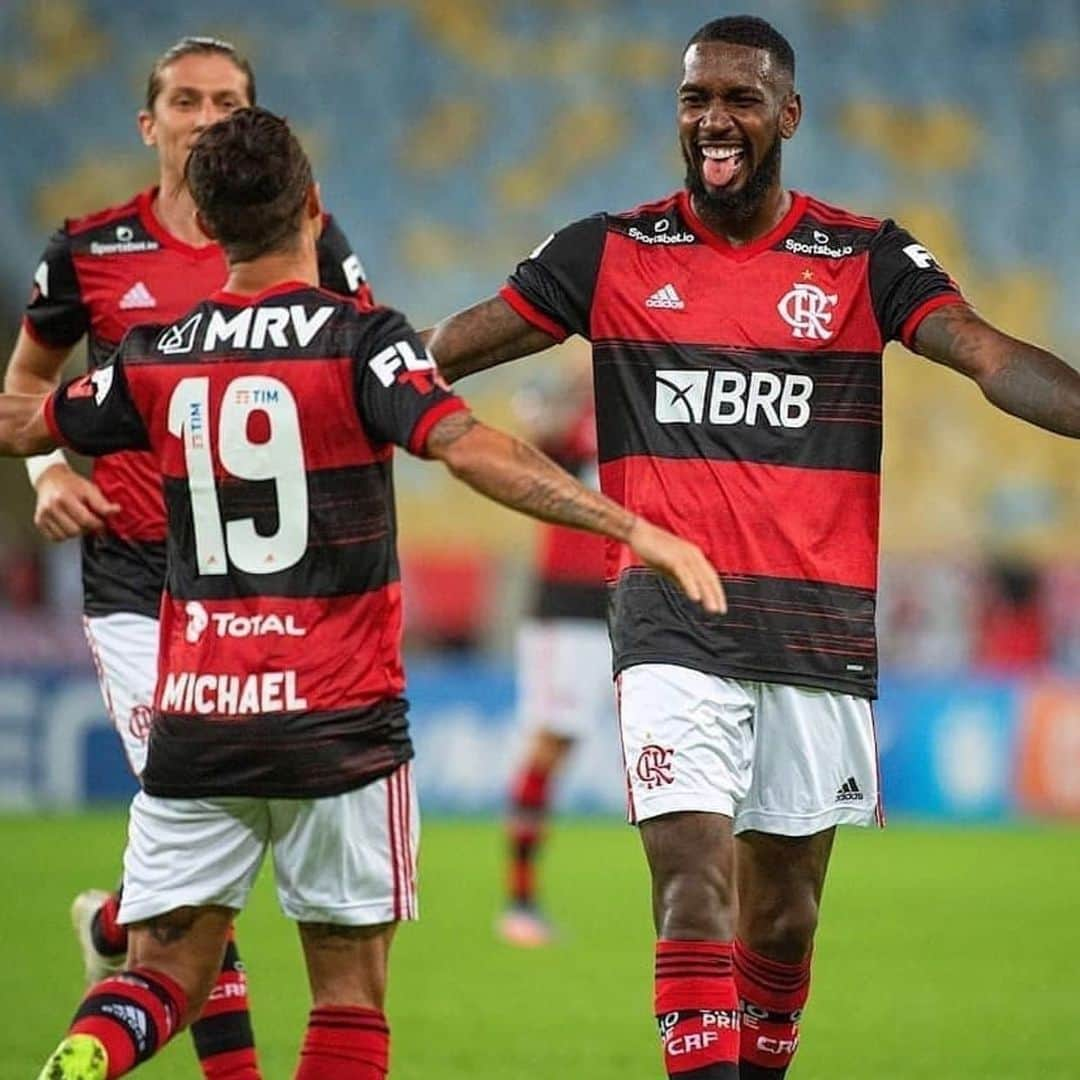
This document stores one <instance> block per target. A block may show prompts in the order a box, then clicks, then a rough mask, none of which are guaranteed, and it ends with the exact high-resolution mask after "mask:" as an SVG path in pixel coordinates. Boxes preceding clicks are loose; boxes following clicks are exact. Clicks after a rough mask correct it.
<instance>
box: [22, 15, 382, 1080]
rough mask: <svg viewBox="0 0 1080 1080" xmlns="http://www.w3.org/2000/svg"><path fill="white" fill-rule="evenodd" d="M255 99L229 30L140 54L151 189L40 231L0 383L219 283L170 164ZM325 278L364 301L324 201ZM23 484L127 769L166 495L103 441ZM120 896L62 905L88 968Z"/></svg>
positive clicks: (26, 382) (229, 1060)
mask: <svg viewBox="0 0 1080 1080" xmlns="http://www.w3.org/2000/svg"><path fill="white" fill-rule="evenodd" d="M254 103H255V76H254V74H253V72H252V69H251V67H250V65H249V64H248V62H247V60H246V59H244V58H243V57H242V56H241V55H240V54H238V53H237V51H236V49H235V48H234V47H233V46H232V45H230V44H229V43H228V42H224V41H218V40H216V39H213V38H198V37H188V38H183V39H181V40H180V41H178V42H177V43H176V44H175V45H173V46H172V47H171V48H170V49H168V50H166V51H165V52H164V53H163V54H162V55H161V56H160V57H159V58H158V59H157V61H156V62H155V63H154V65H153V68H152V69H151V72H150V77H149V81H148V86H147V93H146V103H145V107H144V108H143V109H142V110H141V111H140V112H139V117H138V120H139V130H140V132H141V133H142V138H143V142H144V143H145V144H146V145H147V146H150V147H153V148H154V150H155V151H156V153H157V156H158V164H159V176H158V182H157V185H156V186H155V187H152V188H150V189H148V190H146V191H142V192H140V193H139V194H138V195H136V196H135V197H134V198H133V199H131V200H130V201H129V202H127V203H124V204H123V205H120V206H115V207H110V208H108V209H106V210H101V211H99V212H98V213H95V214H90V215H87V216H86V217H82V218H78V219H72V220H69V221H67V222H65V224H64V225H63V227H62V228H60V229H59V230H57V232H55V233H54V234H53V236H52V238H51V239H50V241H49V245H48V247H47V248H46V250H45V254H44V257H43V258H42V261H41V263H40V265H39V266H38V269H37V272H36V273H35V275H34V289H33V294H32V296H31V300H30V303H29V304H28V305H27V308H26V313H25V317H24V319H23V325H22V329H21V331H20V333H19V337H18V340H17V341H16V343H15V349H14V352H13V353H12V355H11V361H10V363H9V365H8V369H7V374H6V377H5V380H4V387H5V389H6V390H7V391H8V392H18V393H42V392H45V391H47V390H49V389H51V388H53V387H55V386H56V385H57V382H58V381H59V378H60V371H61V369H62V367H63V365H64V362H65V360H66V359H67V357H68V354H69V353H70V352H71V350H72V348H73V347H74V346H75V345H76V343H77V342H78V341H80V340H81V339H82V338H83V337H84V336H85V337H86V338H87V342H88V349H87V351H88V356H87V361H88V366H89V368H90V369H91V370H93V369H95V368H97V367H98V366H99V365H100V364H102V363H103V362H104V361H105V360H106V359H107V358H108V357H109V355H110V354H111V352H112V351H113V349H115V348H116V346H117V345H118V344H119V342H120V340H121V338H122V337H123V336H124V334H125V333H126V332H127V331H128V330H130V329H131V328H132V327H133V326H137V325H139V324H140V323H145V322H147V321H154V322H161V321H162V320H169V319H172V318H175V317H176V316H178V315H180V314H181V313H182V312H184V311H186V310H187V309H188V308H190V307H191V305H192V304H194V303H195V302H196V301H197V300H200V299H202V298H203V297H205V296H208V295H209V294H210V293H211V292H213V291H214V289H216V288H219V287H220V286H221V284H222V283H223V282H224V281H225V277H226V273H227V270H226V264H225V255H224V253H223V252H222V250H221V248H220V247H218V245H217V244H214V243H211V242H210V241H209V240H208V239H207V238H206V236H205V235H203V233H202V232H201V231H200V229H199V227H198V225H197V224H196V221H195V208H194V204H193V203H192V200H191V194H190V192H189V191H188V189H187V188H186V187H185V186H184V184H183V173H184V166H185V164H186V162H187V157H188V153H189V151H190V148H191V145H192V143H193V142H194V140H195V138H196V137H197V136H198V135H199V133H200V132H201V131H203V130H204V129H205V128H206V127H207V126H209V125H210V124H212V123H213V122H215V121H216V120H219V119H221V118H222V117H224V116H228V115H229V113H231V112H232V111H233V110H234V109H236V108H240V107H242V106H247V105H253V104H254ZM319 273H320V280H321V282H322V284H323V285H324V286H326V287H327V288H330V289H332V290H334V291H336V292H339V293H341V294H342V295H346V296H355V297H356V298H357V299H358V300H359V301H360V302H361V303H362V304H365V305H368V306H370V304H371V294H370V290H369V288H368V286H367V283H366V281H365V280H364V274H363V270H362V268H361V265H360V262H359V260H358V259H357V258H356V256H355V255H354V254H353V253H352V251H351V249H350V247H349V244H348V241H347V240H346V239H345V237H344V235H343V234H342V232H341V230H340V229H339V228H338V226H337V225H336V224H335V223H334V222H333V220H332V219H331V218H330V217H329V215H327V216H326V217H325V218H324V220H323V223H322V232H321V234H320V236H319ZM27 466H28V471H29V473H30V477H31V480H32V482H33V484H34V486H35V488H36V489H37V510H36V513H35V517H34V520H35V523H36V524H37V526H38V528H39V529H40V530H41V532H42V533H43V534H44V535H45V536H46V537H47V538H48V539H50V540H54V541H60V540H67V539H70V538H73V537H77V536H81V537H83V545H82V574H83V598H84V616H85V618H84V623H85V628H86V636H87V640H88V641H89V644H90V650H91V653H92V654H93V658H94V664H95V667H96V668H97V673H98V678H99V680H100V683H101V690H102V694H103V696H104V698H105V706H106V709H107V710H108V713H109V716H110V717H111V719H112V721H113V723H114V725H115V726H116V730H117V732H118V734H119V735H120V739H121V741H122V743H123V746H124V751H125V754H126V755H127V759H128V763H129V764H130V766H131V769H132V771H133V772H134V774H135V775H136V776H140V775H141V774H142V771H143V767H144V765H145V763H146V737H147V731H148V729H149V722H150V713H151V706H152V702H153V693H154V683H155V680H156V674H157V638H158V608H159V605H160V602H161V591H162V586H163V583H164V578H165V545H166V536H165V505H164V502H163V499H162V493H161V480H160V476H159V473H158V470H157V466H156V464H155V463H154V462H153V460H152V458H151V457H150V456H149V455H148V454H145V453H126V454H117V455H114V456H110V457H107V458H103V459H101V460H99V461H97V462H95V464H94V469H93V474H92V476H93V479H92V480H87V479H84V478H83V477H82V476H81V475H80V474H79V473H77V472H75V471H74V470H73V469H72V468H71V467H70V466H69V465H68V464H67V462H66V460H65V458H64V455H63V453H62V452H60V451H56V452H55V453H53V454H50V455H48V456H46V457H42V458H36V459H32V460H31V461H29V462H28V463H27ZM119 902H120V900H119V895H118V894H117V893H112V894H109V893H106V892H103V891H101V890H97V889H92V890H88V891H87V892H84V893H81V894H80V895H79V896H78V897H77V898H76V899H75V902H74V904H73V905H72V920H73V922H74V925H75V930H76V933H77V935H78V937H79V941H80V945H81V947H82V951H83V959H84V964H85V968H86V977H87V981H88V982H95V981H97V979H99V978H100V977H101V976H102V975H103V974H104V973H105V972H106V971H108V970H110V969H116V968H118V967H119V966H120V965H121V964H122V963H123V960H124V956H125V953H126V951H127V934H126V932H125V930H124V928H123V927H122V926H120V925H119V924H118V923H117V921H116V916H117V911H118V908H119ZM246 986H247V984H246V979H245V976H244V970H243V965H242V964H241V963H240V961H239V957H238V955H237V952H236V947H235V945H233V944H230V946H229V949H228V951H227V953H226V956H225V960H224V964H223V967H222V972H221V979H220V981H219V984H218V987H217V989H216V990H215V992H214V994H213V995H212V997H211V1001H210V1003H209V1005H208V1006H207V1015H206V1017H205V1018H204V1019H203V1021H201V1022H199V1023H196V1024H195V1025H194V1026H193V1027H192V1036H193V1039H194V1042H195V1049H196V1052H197V1053H198V1055H199V1060H200V1063H201V1065H202V1069H203V1073H204V1075H205V1076H207V1077H230V1078H233V1080H238V1078H248V1077H255V1076H257V1075H258V1072H257V1065H256V1059H255V1051H254V1046H253V1034H252V1026H251V1019H250V1016H249V1013H248V998H247V988H246Z"/></svg>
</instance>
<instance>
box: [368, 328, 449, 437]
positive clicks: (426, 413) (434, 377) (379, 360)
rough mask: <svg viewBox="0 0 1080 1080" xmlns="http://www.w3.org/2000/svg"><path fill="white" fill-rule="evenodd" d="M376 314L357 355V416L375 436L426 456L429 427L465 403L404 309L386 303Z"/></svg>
mask: <svg viewBox="0 0 1080 1080" xmlns="http://www.w3.org/2000/svg"><path fill="white" fill-rule="evenodd" d="M374 320H375V321H374V323H373V325H372V326H371V327H370V329H369V332H368V333H367V334H365V335H364V338H363V341H364V344H363V345H362V346H361V349H360V352H359V353H358V355H357V357H356V401H357V408H358V411H359V413H360V419H361V421H362V422H363V424H364V428H365V430H367V431H368V433H369V434H370V435H371V436H372V438H373V439H375V440H376V441H378V442H383V443H396V444H397V445H398V446H403V447H405V449H406V450H408V451H409V452H410V453H412V454H416V455H417V456H419V457H424V456H426V447H427V438H428V435H429V434H430V433H431V429H432V428H433V427H434V426H435V425H436V424H437V423H438V422H439V421H440V420H441V419H442V418H443V417H444V416H449V415H450V414H451V413H454V412H458V411H459V410H462V409H467V408H468V406H467V405H466V404H465V402H464V401H463V400H462V399H461V398H460V397H458V396H457V395H456V394H455V393H454V392H453V391H452V390H451V389H450V387H449V386H447V384H446V382H445V381H444V380H443V378H442V376H441V375H440V374H439V372H438V368H436V366H435V361H434V359H432V356H431V353H429V352H428V351H427V349H425V348H424V346H423V344H422V343H421V341H420V338H419V337H417V335H416V332H415V331H414V330H413V328H412V327H411V326H410V325H409V324H408V322H407V321H406V319H405V317H404V316H403V315H401V314H400V313H399V312H397V311H394V310H392V309H390V308H385V309H382V310H380V311H379V312H378V313H377V314H376V315H375V317H374Z"/></svg>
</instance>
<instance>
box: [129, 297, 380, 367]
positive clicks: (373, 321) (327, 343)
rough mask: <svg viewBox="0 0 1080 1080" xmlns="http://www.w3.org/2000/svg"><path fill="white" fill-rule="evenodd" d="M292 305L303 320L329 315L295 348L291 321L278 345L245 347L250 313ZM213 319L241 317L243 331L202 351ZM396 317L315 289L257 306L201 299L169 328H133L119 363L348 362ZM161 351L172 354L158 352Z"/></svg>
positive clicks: (235, 321) (266, 340) (233, 320)
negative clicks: (299, 310)
mask: <svg viewBox="0 0 1080 1080" xmlns="http://www.w3.org/2000/svg"><path fill="white" fill-rule="evenodd" d="M293 306H297V307H299V308H302V309H303V311H304V314H305V318H306V319H307V320H308V321H309V322H310V321H312V320H314V319H315V317H316V312H317V311H318V310H319V309H321V308H324V307H328V308H333V309H334V311H333V314H331V315H329V316H327V317H326V321H325V323H323V324H322V325H321V326H320V328H319V330H318V332H317V333H315V335H314V337H313V338H312V340H311V341H309V342H308V343H307V344H306V345H301V344H300V342H299V340H298V338H297V336H296V330H295V327H293V326H292V324H291V323H290V324H289V325H287V326H286V327H284V328H283V329H282V330H281V333H283V334H284V335H285V344H283V345H279V344H275V341H274V338H273V336H272V335H271V334H270V333H267V334H266V335H265V338H264V340H263V342H262V344H261V345H260V347H259V348H251V347H250V346H249V345H248V344H247V342H249V341H250V340H251V337H252V331H253V327H254V325H255V319H256V312H258V311H260V310H265V309H267V308H286V309H287V308H290V307H293ZM245 313H249V314H245ZM215 316H217V319H218V325H220V324H221V323H222V322H225V323H229V324H236V325H237V326H239V325H240V324H239V322H238V320H241V319H242V320H244V321H245V322H246V329H244V330H239V329H237V330H234V331H231V332H229V333H228V334H226V335H224V336H223V334H222V333H219V332H216V333H215V336H214V340H213V345H212V347H211V348H209V349H206V348H205V346H206V344H207V343H208V341H209V338H208V331H209V328H210V325H211V321H212V320H213V318H214V317H215ZM398 318H400V316H399V315H398V313H397V312H395V311H394V310H393V309H391V308H374V309H372V310H371V311H362V310H360V309H359V308H358V307H357V306H356V303H355V302H354V301H353V300H352V299H351V298H348V297H346V298H343V297H341V296H338V295H337V294H336V293H332V292H327V291H326V290H325V289H318V288H315V287H309V288H304V289H298V290H297V291H296V292H288V293H281V294H280V295H275V296H274V297H272V298H270V299H268V300H266V301H265V302H264V303H262V304H259V305H257V306H249V307H234V306H233V305H232V304H231V303H230V302H229V301H226V300H222V301H205V302H204V303H202V304H200V305H199V306H198V307H197V308H193V309H192V310H191V311H189V312H188V313H187V314H186V315H183V316H181V317H180V318H179V319H177V320H176V321H175V322H174V323H172V324H169V325H161V324H146V325H143V326H137V327H135V328H133V329H132V330H131V331H130V333H129V334H128V336H127V338H126V339H125V342H124V363H125V364H126V365H127V366H128V367H129V368H131V367H137V366H139V365H142V364H162V363H166V364H170V363H171V364H182V365H184V366H185V367H187V366H189V365H192V366H198V365H200V364H220V363H221V361H222V360H228V361H230V362H233V363H243V364H257V363H258V362H259V361H264V362H269V361H273V362H274V363H281V362H282V361H296V362H299V361H307V360H337V359H341V358H351V357H356V356H363V355H366V353H367V346H368V345H370V342H371V341H373V340H375V335H377V334H378V333H379V332H380V331H381V330H382V328H383V325H384V324H385V323H388V322H391V321H393V320H395V319H398ZM240 341H243V342H244V343H245V344H244V345H243V347H240V346H239V345H238V344H237V343H238V342H240ZM166 349H172V350H173V351H171V352H167V351H164V350H166Z"/></svg>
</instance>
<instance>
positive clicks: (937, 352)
mask: <svg viewBox="0 0 1080 1080" xmlns="http://www.w3.org/2000/svg"><path fill="white" fill-rule="evenodd" d="M915 348H916V351H917V352H919V353H921V354H922V355H923V356H926V357H928V358H929V359H931V360H936V361H937V362H938V363H939V364H944V365H946V366H947V367H951V368H953V369H954V370H955V371H959V372H960V373H961V374H963V375H967V376H968V377H969V378H971V379H974V380H975V382H977V383H978V384H979V388H980V389H981V390H982V392H983V393H984V394H985V395H986V397H987V399H988V400H989V401H991V402H993V404H995V405H996V406H997V407H998V408H999V409H1002V410H1003V411H1005V412H1007V413H1011V414H1012V415H1013V416H1018V417H1020V418H1021V419H1022V420H1027V421H1029V422H1031V423H1032V424H1037V425H1038V426H1039V427H1042V428H1045V429H1046V430H1047V431H1054V432H1057V433H1058V434H1060V435H1070V436H1072V437H1073V438H1080V372H1078V371H1076V370H1074V369H1073V368H1071V367H1069V365H1068V364H1066V363H1065V362H1064V361H1063V360H1060V359H1058V357H1056V356H1054V355H1053V354H1052V353H1049V352H1047V351H1046V350H1045V349H1040V348H1038V347H1037V346H1035V345H1030V344H1028V343H1027V342H1026V341H1020V340H1018V339H1017V338H1013V337H1010V336H1009V335H1008V334H1003V333H1002V332H1001V331H1000V330H997V329H995V328H994V327H993V326H991V325H990V324H989V323H987V322H985V321H984V320H983V319H981V318H980V317H979V316H978V315H977V314H976V313H975V312H974V311H972V310H971V308H969V307H967V306H966V305H955V306H950V307H945V308H941V309H940V310H939V311H935V312H933V313H932V314H931V315H928V316H927V317H926V318H925V319H924V320H923V322H922V324H921V325H920V326H919V329H918V331H917V333H916V336H915Z"/></svg>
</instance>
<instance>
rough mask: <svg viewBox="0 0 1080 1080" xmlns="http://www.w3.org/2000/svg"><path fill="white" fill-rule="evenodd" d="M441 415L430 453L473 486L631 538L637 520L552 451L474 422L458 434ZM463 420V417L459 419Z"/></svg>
mask: <svg viewBox="0 0 1080 1080" xmlns="http://www.w3.org/2000/svg"><path fill="white" fill-rule="evenodd" d="M460 415H461V414H454V415H451V416H449V417H447V418H446V419H444V420H441V421H440V422H439V423H438V424H436V425H435V427H434V428H433V429H432V432H431V435H430V437H429V439H428V445H427V449H428V453H430V454H431V455H432V457H437V458H440V459H441V460H442V461H444V462H445V463H446V464H447V466H448V467H449V468H450V470H451V471H452V472H453V473H454V475H455V476H457V477H459V478H460V479H461V480H464V481H465V483H467V484H468V485H469V486H470V487H473V488H475V489H476V490H477V491H479V492H480V493H481V494H482V495H487V496H488V498H491V499H494V500H495V501H496V502H500V503H502V504H503V505H504V506H509V507H510V508H511V509H513V510H520V511H521V512H522V513H525V514H529V515H531V516H532V517H535V518H539V519H540V520H541V521H550V522H553V523H555V524H557V525H569V526H571V527H573V528H576V529H585V530H588V531H589V532H596V533H601V534H602V535H604V536H610V537H612V538H613V539H617V540H626V539H627V537H628V536H629V535H630V531H631V529H632V528H633V526H634V522H635V520H636V518H635V516H634V515H633V514H631V513H630V512H629V511H627V510H625V509H623V507H621V506H619V505H618V504H617V503H615V502H612V501H611V499H609V498H607V497H606V496H604V495H601V494H600V493H599V492H598V491H591V490H590V489H589V488H587V487H585V486H584V485H582V484H580V483H578V481H577V480H575V479H574V478H573V477H572V476H571V475H570V474H569V473H567V472H565V471H564V470H563V469H560V468H559V466H558V465H556V464H555V462H554V461H552V460H551V459H550V458H549V457H547V456H546V455H545V454H543V453H541V452H540V451H539V450H537V449H536V448H535V447H533V446H530V445H529V444H528V443H524V442H522V441H521V440H520V439H515V438H513V437H512V436H510V435H506V434H505V433H503V432H501V431H496V430H495V429H493V428H489V427H486V426H485V425H483V424H480V423H477V422H475V421H474V422H473V424H472V425H471V426H470V427H469V428H468V429H466V430H467V434H468V438H465V437H464V435H465V434H466V432H464V431H458V432H457V433H456V434H453V433H451V434H453V437H450V436H448V435H447V434H446V433H444V432H443V431H442V430H441V429H442V428H443V427H444V425H449V424H450V423H451V421H453V420H455V417H456V416H460ZM459 423H460V421H459Z"/></svg>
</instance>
